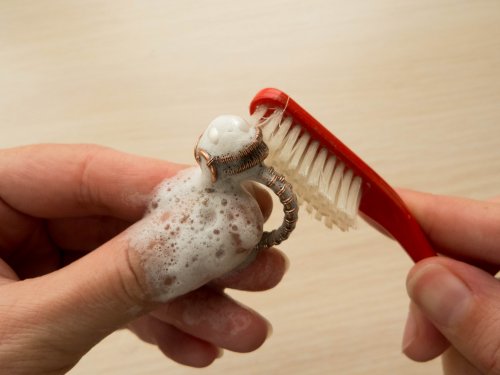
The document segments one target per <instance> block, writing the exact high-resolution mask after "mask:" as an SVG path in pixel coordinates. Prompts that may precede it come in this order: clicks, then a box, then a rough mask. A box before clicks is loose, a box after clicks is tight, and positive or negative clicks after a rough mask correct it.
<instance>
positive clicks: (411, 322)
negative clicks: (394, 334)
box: [402, 311, 418, 353]
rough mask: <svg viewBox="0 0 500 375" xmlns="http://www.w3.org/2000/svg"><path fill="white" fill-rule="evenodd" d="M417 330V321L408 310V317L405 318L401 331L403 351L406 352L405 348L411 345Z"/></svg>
mask: <svg viewBox="0 0 500 375" xmlns="http://www.w3.org/2000/svg"><path fill="white" fill-rule="evenodd" d="M417 330H418V327H417V321H416V320H415V317H414V316H413V314H412V313H411V311H410V312H409V313H408V318H407V319H406V326H405V330H404V333H403V344H402V350H403V353H404V352H406V350H407V349H408V348H409V347H410V346H411V344H412V343H413V341H415V338H416V337H417V332H418V331H417Z"/></svg>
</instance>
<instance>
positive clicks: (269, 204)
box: [244, 181, 273, 222]
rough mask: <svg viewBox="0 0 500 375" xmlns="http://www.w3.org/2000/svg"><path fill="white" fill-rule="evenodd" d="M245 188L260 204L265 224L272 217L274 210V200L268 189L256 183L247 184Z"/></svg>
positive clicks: (249, 182)
mask: <svg viewBox="0 0 500 375" xmlns="http://www.w3.org/2000/svg"><path fill="white" fill-rule="evenodd" d="M244 186H245V189H246V190H247V191H248V192H249V193H250V194H251V195H252V196H253V197H254V198H255V200H256V201H257V203H258V204H259V207H260V210H261V211H262V216H263V218H264V222H265V221H267V219H269V216H271V212H272V210H273V198H272V197H271V195H270V194H269V192H268V191H267V190H266V189H264V188H263V187H261V186H260V185H259V184H257V183H255V182H252V181H248V182H245V184H244Z"/></svg>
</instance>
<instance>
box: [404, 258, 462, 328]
mask: <svg viewBox="0 0 500 375" xmlns="http://www.w3.org/2000/svg"><path fill="white" fill-rule="evenodd" d="M407 287H408V293H409V294H410V297H411V298H412V299H413V300H414V301H415V302H416V303H417V304H418V305H419V307H420V308H421V310H422V311H423V312H424V313H425V314H426V315H427V316H428V317H429V318H430V319H431V320H433V321H434V322H435V323H437V324H440V325H444V326H447V325H453V324H454V323H456V322H458V321H460V320H461V319H462V317H463V316H464V314H465V313H466V310H467V308H468V307H469V305H470V302H471V300H472V294H471V291H470V290H469V288H467V286H466V285H465V284H464V282H463V281H462V280H461V279H460V278H459V277H457V276H456V275H455V274H454V273H452V272H451V271H449V270H448V269H447V268H445V267H443V266H441V265H438V264H428V265H425V266H423V267H422V268H421V269H419V270H417V271H416V272H415V273H414V274H413V275H411V276H410V279H409V280H408V284H407Z"/></svg>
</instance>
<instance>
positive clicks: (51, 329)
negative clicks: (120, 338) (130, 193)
mask: <svg viewBox="0 0 500 375" xmlns="http://www.w3.org/2000/svg"><path fill="white" fill-rule="evenodd" d="M128 242H129V241H128V239H127V236H126V233H122V234H120V235H118V236H117V237H115V238H113V239H112V240H110V241H109V242H107V243H106V244H104V245H102V246H101V247H99V248H98V249H96V250H94V251H93V252H91V253H89V254H87V255H86V256H84V257H82V258H80V259H79V260H77V261H75V262H73V263H71V264H70V265H68V266H66V267H64V268H61V269H59V270H57V271H55V272H52V273H50V274H47V275H44V276H41V277H37V278H34V279H26V280H23V281H19V282H14V283H11V284H10V285H9V288H11V289H10V290H9V294H10V295H11V296H12V297H13V298H12V299H13V300H14V306H15V307H16V308H15V309H13V310H12V311H13V314H15V315H17V316H16V317H15V318H14V319H16V320H22V321H23V322H24V326H25V327H27V329H29V330H30V334H34V340H33V341H37V342H49V343H50V344H51V346H52V347H55V348H56V349H57V348H59V349H64V352H71V353H80V355H83V353H85V352H86V351H87V350H89V349H90V348H91V347H92V346H93V345H95V344H96V343H97V342H99V341H100V340H101V339H103V338H104V337H105V336H107V335H108V334H110V333H111V332H113V331H114V330H116V329H118V328H121V327H122V326H123V325H125V324H126V323H128V322H129V321H131V320H133V319H134V318H136V317H137V316H139V315H141V314H143V313H146V312H148V311H149V310H151V309H153V308H154V307H155V306H157V305H158V303H157V302H156V303H155V302H153V296H152V295H151V293H150V292H149V290H148V288H147V286H146V284H145V281H144V280H145V272H144V271H143V267H142V263H141V261H140V259H139V257H138V256H137V255H136V252H134V251H133V250H131V249H130V248H129V243H128ZM4 290H5V289H4ZM4 294H5V293H4ZM33 327H35V328H33ZM32 330H34V332H31V331H32ZM60 345H62V348H61V347H60Z"/></svg>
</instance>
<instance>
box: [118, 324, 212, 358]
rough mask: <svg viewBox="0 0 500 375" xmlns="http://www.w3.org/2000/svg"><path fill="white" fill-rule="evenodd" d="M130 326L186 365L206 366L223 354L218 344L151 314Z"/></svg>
mask: <svg viewBox="0 0 500 375" xmlns="http://www.w3.org/2000/svg"><path fill="white" fill-rule="evenodd" d="M128 328H129V329H130V330H131V331H132V332H134V333H135V334H136V335H137V336H138V337H139V338H140V339H142V340H143V341H146V342H148V343H150V344H154V345H157V346H158V348H159V349H160V350H161V351H162V352H163V353H164V354H165V355H166V356H167V357H169V358H170V359H172V360H174V361H176V362H178V363H180V364H183V365H186V366H192V367H206V366H208V365H210V364H211V363H212V362H213V361H214V360H215V359H216V358H218V357H219V356H220V355H221V354H222V352H220V351H219V349H218V348H217V347H216V346H214V345H212V344H210V343H208V342H206V341H203V340H200V339H198V338H196V337H193V336H191V335H188V334H186V333H184V332H182V331H180V330H179V329H177V328H175V327H174V326H172V325H170V324H167V323H164V322H162V321H160V320H158V319H156V318H153V317H152V316H150V315H145V316H143V317H141V318H139V319H137V320H135V321H133V322H132V323H130V324H129V325H128Z"/></svg>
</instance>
